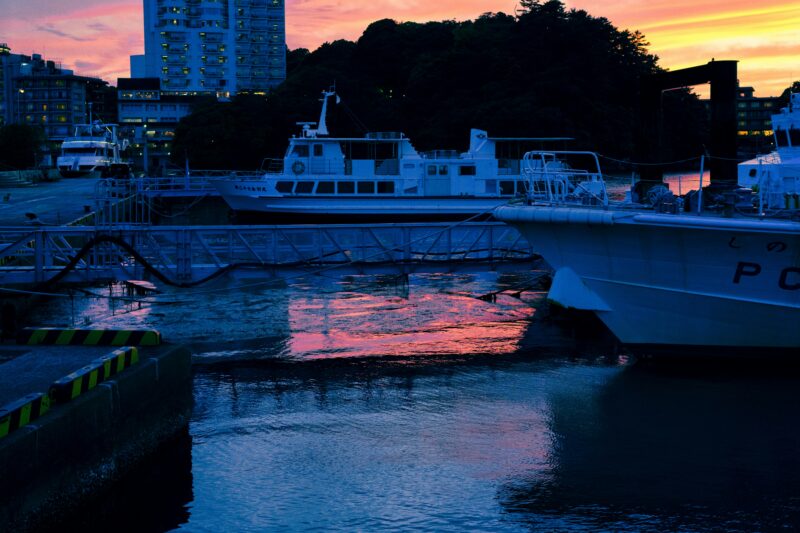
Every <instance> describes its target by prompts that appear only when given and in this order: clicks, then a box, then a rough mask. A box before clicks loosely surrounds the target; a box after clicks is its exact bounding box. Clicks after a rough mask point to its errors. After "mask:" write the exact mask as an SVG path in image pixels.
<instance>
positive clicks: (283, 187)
mask: <svg viewBox="0 0 800 533" xmlns="http://www.w3.org/2000/svg"><path fill="white" fill-rule="evenodd" d="M293 185H294V182H291V181H279V182H278V183H277V184H276V185H275V190H276V191H278V192H280V193H284V194H286V193H290V192H292V186H293Z"/></svg>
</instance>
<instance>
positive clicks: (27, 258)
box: [0, 222, 536, 286]
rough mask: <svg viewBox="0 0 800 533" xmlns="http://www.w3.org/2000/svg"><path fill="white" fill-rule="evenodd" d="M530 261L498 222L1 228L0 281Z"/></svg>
mask: <svg viewBox="0 0 800 533" xmlns="http://www.w3.org/2000/svg"><path fill="white" fill-rule="evenodd" d="M535 258H536V256H535V254H534V252H533V250H532V248H531V246H530V244H528V242H527V241H526V240H525V239H524V238H523V237H522V236H521V235H520V234H519V232H517V230H515V229H513V228H511V227H509V226H507V225H505V224H503V223H500V222H471V223H464V224H448V223H431V224H380V225H370V226H366V225H330V226H302V225H301V226H191V227H188V226H176V227H170V226H147V225H139V226H137V225H114V226H109V227H94V226H92V227H63V226H59V227H39V228H36V229H32V228H31V229H29V228H19V227H13V228H0V283H2V284H3V285H6V286H8V285H14V284H40V283H44V282H55V281H64V282H77V283H81V282H84V283H89V282H95V281H100V280H126V279H145V278H146V277H147V275H154V276H155V277H156V278H157V279H159V280H160V281H162V282H165V283H169V284H186V283H192V282H195V281H198V280H201V279H203V278H206V277H208V276H212V275H218V274H219V273H222V272H232V271H238V273H246V272H250V273H257V274H258V275H259V276H264V275H267V276H274V277H280V276H285V275H296V274H297V273H298V272H307V273H309V274H312V273H315V272H318V271H320V270H321V269H323V270H332V269H336V271H337V272H341V273H364V272H376V273H380V272H389V273H412V272H425V271H448V272H451V271H456V270H470V269H478V270H481V269H483V270H485V269H491V270H496V269H502V268H506V267H508V266H514V267H516V268H519V263H525V262H528V263H529V262H530V261H531V260H533V259H535Z"/></svg>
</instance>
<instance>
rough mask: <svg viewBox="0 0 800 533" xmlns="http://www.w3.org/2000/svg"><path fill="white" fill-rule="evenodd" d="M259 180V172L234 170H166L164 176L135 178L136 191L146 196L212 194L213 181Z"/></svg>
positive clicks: (214, 192)
mask: <svg viewBox="0 0 800 533" xmlns="http://www.w3.org/2000/svg"><path fill="white" fill-rule="evenodd" d="M245 177H253V178H254V179H258V178H260V173H259V172H254V171H252V170H250V171H234V170H192V171H190V172H189V173H188V174H187V173H186V172H185V171H183V172H180V171H178V170H168V171H167V173H166V175H165V176H144V177H141V178H136V184H137V190H138V191H140V192H143V193H148V194H157V193H178V192H182V193H184V192H185V193H188V192H192V193H199V194H201V195H202V194H206V193H213V194H216V189H215V188H214V186H213V185H212V184H211V181H212V180H215V179H226V178H230V179H233V178H245Z"/></svg>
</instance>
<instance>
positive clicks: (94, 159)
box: [56, 120, 128, 178]
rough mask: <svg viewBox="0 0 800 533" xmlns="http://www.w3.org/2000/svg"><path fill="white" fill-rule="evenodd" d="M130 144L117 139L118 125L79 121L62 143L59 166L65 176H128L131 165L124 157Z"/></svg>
mask: <svg viewBox="0 0 800 533" xmlns="http://www.w3.org/2000/svg"><path fill="white" fill-rule="evenodd" d="M126 147H127V143H126V142H125V143H120V141H119V139H118V138H117V124H103V123H102V122H100V121H99V120H96V121H94V122H93V123H92V124H78V125H76V126H75V131H74V134H73V136H72V137H68V138H66V139H65V140H64V142H63V143H62V144H61V155H60V156H59V157H58V160H57V161H56V166H57V167H58V172H59V173H60V174H61V175H62V176H63V177H65V178H76V177H92V176H96V177H107V176H120V175H125V176H127V174H128V165H127V163H125V162H123V161H122V157H121V152H122V151H123V150H124V149H125V148H126Z"/></svg>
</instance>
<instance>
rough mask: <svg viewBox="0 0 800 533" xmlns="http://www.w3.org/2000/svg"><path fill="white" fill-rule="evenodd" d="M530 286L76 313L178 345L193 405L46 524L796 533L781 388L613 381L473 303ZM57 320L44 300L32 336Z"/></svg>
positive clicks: (532, 314)
mask: <svg viewBox="0 0 800 533" xmlns="http://www.w3.org/2000/svg"><path fill="white" fill-rule="evenodd" d="M533 277H534V276H533V275H532V274H519V275H497V274H480V275H437V276H412V277H411V278H410V280H409V283H408V284H407V285H406V284H405V283H403V282H402V280H398V279H396V278H390V277H383V278H381V277H348V278H342V279H328V278H313V279H305V280H296V281H294V282H291V283H289V284H283V285H281V286H278V287H276V286H273V285H254V286H249V287H247V288H239V289H233V290H227V291H223V292H208V291H207V290H206V289H203V290H201V291H199V292H198V291H194V292H172V291H170V292H168V293H167V294H164V295H162V296H160V297H159V298H158V301H159V302H162V303H160V304H158V305H145V306H143V307H142V308H141V309H140V308H139V307H138V306H135V305H134V306H132V305H129V304H120V303H117V304H116V305H115V307H114V308H113V314H112V309H111V307H110V306H109V302H108V300H107V299H102V298H89V299H85V300H84V299H79V300H78V301H77V302H76V304H75V312H74V314H75V317H76V318H75V319H76V321H77V322H79V323H84V322H91V323H94V324H114V325H117V326H122V325H134V324H135V325H150V326H154V327H157V328H159V329H161V330H162V332H163V333H164V335H165V337H167V338H169V339H171V340H173V341H175V340H187V341H189V342H190V343H191V344H192V346H193V348H194V349H195V351H196V353H197V357H196V362H197V365H196V370H195V377H194V397H195V408H194V412H193V416H192V421H191V424H190V427H189V431H188V434H187V435H184V436H183V437H181V438H178V439H176V440H175V441H174V442H172V443H169V444H168V445H165V447H164V449H163V450H162V451H161V453H160V454H158V455H157V456H156V457H155V458H153V459H152V460H151V461H150V462H149V463H148V464H147V465H145V466H143V467H142V468H141V469H139V470H138V471H137V472H136V473H134V474H133V475H131V476H130V477H129V478H127V479H125V480H124V481H123V482H122V483H121V484H120V487H119V488H118V489H117V490H116V491H115V493H114V494H113V495H111V496H109V497H107V498H105V499H104V500H103V501H102V502H101V503H100V505H99V506H97V507H95V508H94V509H95V510H94V511H93V512H91V513H85V516H84V518H83V519H81V520H79V521H78V522H77V523H75V524H71V523H69V524H65V527H67V526H68V529H71V528H80V529H83V530H92V529H94V530H103V531H107V530H132V531H165V530H179V531H214V532H217V531H289V530H302V531H308V530H318V531H379V530H384V531H385V530H395V531H527V530H536V531H539V530H543V531H559V530H567V529H570V530H586V531H599V530H614V531H735V530H739V531H772V530H776V529H786V530H793V529H795V528H797V527H798V526H800V426H799V425H798V421H800V416H798V407H800V402H799V401H798V400H799V399H800V388H798V384H800V373H798V372H797V371H796V370H795V369H793V368H786V367H775V366H771V365H769V366H767V365H764V364H763V363H759V362H753V363H748V364H740V365H736V366H735V367H731V366H730V365H728V364H717V365H704V366H702V367H697V366H695V365H682V366H676V365H664V364H658V365H653V364H641V363H635V364H634V363H633V362H632V361H631V360H629V359H628V358H626V357H624V356H621V355H617V351H616V347H615V346H614V344H613V342H610V341H609V340H608V339H607V338H606V337H605V336H603V335H602V333H599V332H597V331H596V330H592V329H590V328H589V326H588V325H586V324H576V323H574V322H572V321H566V320H558V319H555V318H552V317H547V316H545V314H546V313H544V308H543V302H542V295H541V294H539V293H535V292H523V293H522V295H521V298H515V297H512V296H508V295H500V296H499V297H498V298H497V301H496V302H486V301H482V300H480V299H477V298H475V296H477V295H481V294H485V293H487V292H491V291H495V290H498V289H502V288H511V289H512V290H511V291H509V292H515V291H516V290H519V289H520V288H524V287H526V286H530V285H532V283H533ZM238 283H242V282H229V284H230V285H231V286H232V285H236V284H238ZM217 288H221V287H220V286H217V287H215V288H213V289H212V290H216V289H217ZM94 290H95V292H96V293H98V294H107V289H99V288H98V289H94ZM177 301H180V303H177ZM166 302H173V303H170V304H168V303H166ZM59 307H60V310H58V308H59ZM537 309H538V311H537ZM71 313H72V309H71V306H70V304H69V302H68V300H65V301H64V302H61V303H58V302H56V303H54V305H53V308H51V309H50V310H48V311H47V312H46V313H44V314H43V315H42V316H41V317H40V319H41V321H43V322H46V321H47V320H48V318H50V319H51V320H52V317H53V316H62V317H63V316H65V315H66V314H71ZM677 326H679V325H677ZM97 509H106V510H107V511H106V512H97V511H96V510H97Z"/></svg>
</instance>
